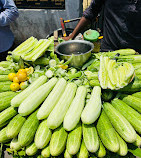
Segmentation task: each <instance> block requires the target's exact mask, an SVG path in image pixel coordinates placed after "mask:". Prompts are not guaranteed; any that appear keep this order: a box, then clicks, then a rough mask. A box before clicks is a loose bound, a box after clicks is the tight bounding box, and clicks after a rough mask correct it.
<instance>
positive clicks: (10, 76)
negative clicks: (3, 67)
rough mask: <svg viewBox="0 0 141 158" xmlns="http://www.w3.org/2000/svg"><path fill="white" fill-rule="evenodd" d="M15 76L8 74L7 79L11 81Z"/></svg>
mask: <svg viewBox="0 0 141 158" xmlns="http://www.w3.org/2000/svg"><path fill="white" fill-rule="evenodd" d="M15 76H16V74H15V73H10V74H8V78H9V80H10V81H13V78H14V77H15Z"/></svg>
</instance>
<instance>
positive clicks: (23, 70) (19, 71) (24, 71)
mask: <svg viewBox="0 0 141 158" xmlns="http://www.w3.org/2000/svg"><path fill="white" fill-rule="evenodd" d="M18 73H27V72H26V70H25V69H19V70H18Z"/></svg>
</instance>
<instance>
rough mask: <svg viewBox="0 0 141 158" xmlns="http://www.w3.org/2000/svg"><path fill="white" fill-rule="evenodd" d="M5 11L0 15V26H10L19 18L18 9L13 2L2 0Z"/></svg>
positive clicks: (11, 0)
mask: <svg viewBox="0 0 141 158" xmlns="http://www.w3.org/2000/svg"><path fill="white" fill-rule="evenodd" d="M1 3H2V5H3V10H4V11H2V12H1V13H0V26H7V25H10V23H11V22H13V21H15V20H16V18H17V17H18V16H19V13H18V9H17V7H16V6H15V3H14V1H13V0H1Z"/></svg>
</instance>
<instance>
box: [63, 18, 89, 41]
mask: <svg viewBox="0 0 141 158" xmlns="http://www.w3.org/2000/svg"><path fill="white" fill-rule="evenodd" d="M89 23H90V20H89V19H86V18H85V17H82V18H81V19H80V21H79V23H78V24H77V26H76V28H75V29H74V31H73V32H72V33H71V34H70V35H69V36H68V37H63V39H64V40H65V41H68V40H69V39H74V38H75V37H76V36H77V35H78V33H79V32H80V31H81V30H82V29H83V28H84V27H85V26H87V25H88V24H89Z"/></svg>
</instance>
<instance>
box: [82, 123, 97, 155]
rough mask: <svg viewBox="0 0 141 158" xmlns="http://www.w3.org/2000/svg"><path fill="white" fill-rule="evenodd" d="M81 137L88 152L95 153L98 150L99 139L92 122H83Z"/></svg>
mask: <svg viewBox="0 0 141 158" xmlns="http://www.w3.org/2000/svg"><path fill="white" fill-rule="evenodd" d="M83 139H84V142H85V145H86V148H87V150H88V151H89V152H91V153H95V152H96V151H97V150H98V148H99V140H98V134H97V131H96V128H95V126H94V124H91V125H86V124H83Z"/></svg>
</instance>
